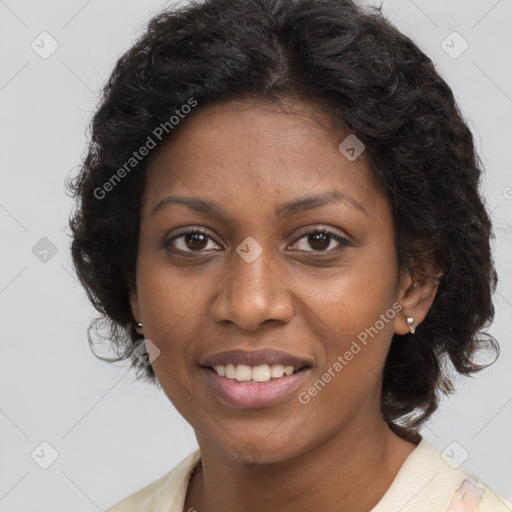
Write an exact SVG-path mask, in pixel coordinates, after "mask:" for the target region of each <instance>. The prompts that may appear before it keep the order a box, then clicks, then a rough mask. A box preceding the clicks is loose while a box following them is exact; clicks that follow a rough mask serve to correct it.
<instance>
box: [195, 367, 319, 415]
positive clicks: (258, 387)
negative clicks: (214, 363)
mask: <svg viewBox="0 0 512 512" xmlns="http://www.w3.org/2000/svg"><path fill="white" fill-rule="evenodd" d="M202 370H203V373H204V376H205V378H206V382H207V383H208V385H209V386H210V387H211V389H213V391H214V392H215V393H216V394H217V395H218V396H219V397H220V398H221V399H222V400H223V401H224V402H226V403H227V404H229V405H231V406H235V407H242V408H246V409H248V408H249V409H250V408H257V407H265V406H269V405H274V404H276V403H278V402H280V401H281V400H284V399H285V398H286V397H287V396H289V395H290V394H292V393H293V392H294V391H296V390H297V389H298V388H299V386H300V385H301V384H302V383H303V381H304V380H305V379H306V377H307V376H308V374H309V372H310V370H311V368H305V369H303V370H300V371H299V372H297V373H292V374H291V375H283V376H282V377H279V378H277V379H270V380H269V381H267V382H261V383H258V384H248V383H246V382H238V381H236V380H231V379H227V378H226V377H221V376H220V375H219V374H217V373H215V371H213V369H212V368H204V367H203V368H202Z"/></svg>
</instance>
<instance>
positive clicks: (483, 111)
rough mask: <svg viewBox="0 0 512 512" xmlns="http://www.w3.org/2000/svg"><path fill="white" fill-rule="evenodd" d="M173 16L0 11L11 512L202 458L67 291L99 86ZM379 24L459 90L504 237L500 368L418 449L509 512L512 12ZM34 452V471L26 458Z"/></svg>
mask: <svg viewBox="0 0 512 512" xmlns="http://www.w3.org/2000/svg"><path fill="white" fill-rule="evenodd" d="M372 3H376V2H372ZM164 5H166V2H163V1H158V0H151V1H149V0H145V1H142V0H137V1H130V2H127V1H126V0H124V1H121V0H103V1H99V0H89V1H84V0H67V1H63V0H61V1H49V0H48V1H35V0H30V1H29V0H26V1H22V0H0V47H1V48H2V55H1V66H0V108H1V120H2V122H1V124H0V130H1V133H0V141H1V142H0V143H1V148H0V149H1V150H0V172H1V188H0V226H1V230H2V250H1V256H0V257H1V266H0V314H1V317H0V318H1V321H0V347H1V354H0V433H1V435H0V461H1V463H0V511H3V512H15V511H24V512H26V511H34V512H36V511H48V510H52V511H53V512H60V511H70V510H82V511H94V510H104V509H105V508H107V507H108V506H110V505H112V504H113V503H114V502H117V501H118V500H119V499H121V498H124V497H125V496H127V495H128V494H130V493H132V492H134V491H136V490H138V489H139V488H141V487H142V486H144V485H146V484H147V483H149V482H151V481H153V480H155V479H157V478H159V477H160V476H162V475H163V474H165V473H167V472H168V471H169V470H170V469H171V468H172V467H173V466H174V465H176V464H177V463H178V462H179V461H180V460H181V459H182V458H183V457H185V456H186V455H187V454H188V453H190V452H191V451H192V450H193V449H195V448H196V446H197V444H196V440H195V437H194V433H193V430H192V429H191V427H190V426H189V425H188V424H187V423H186V422H185V421H184V420H183V419H182V418H181V417H180V415H179V414H178V413H177V412H176V410H175V409H174V408H173V407H172V405H171V404H170V403H169V401H168V399H167V398H166V397H165V395H164V394H163V393H161V394H160V393H159V392H158V391H157V390H156V389H155V388H153V387H150V386H149V385H147V384H138V383H136V382H134V380H135V379H134V375H133V374H132V373H130V372H128V371H127V369H126V368H123V367H114V366H110V365H107V364H106V363H102V362H101V361H99V360H97V359H96V358H94V356H93V355H92V354H91V352H90V351H89V347H88V344H87V339H86V328H87V325H88V323H89V321H90V320H91V319H92V318H93V316H94V312H93V310H92V307H91V306H90V305H89V304H88V302H87V301H86V298H85V294H84V292H83V290H82V289H81V287H80V286H79V284H78V283H77V281H76V279H75V278H74V276H73V271H72V269H71V263H70V254H69V242H70V239H69V237H68V235H67V234H66V232H67V228H66V222H67V216H68V214H69V212H70V210H71V206H72V205H71V200H70V199H69V198H68V197H67V196H66V195H65V193H64V188H63V183H64V180H65V178H66V177H67V176H68V175H69V173H70V172H71V171H72V170H73V169H74V168H76V166H77V165H78V164H79V162H80V159H81V158H82V156H83V155H84V152H85V141H86V127H87V123H88V121H89V119H90V116H91V114H92V112H93V110H94V107H95V104H96V100H97V94H98V91H99V89H100V86H101V85H102V84H103V83H104V81H105V80H106V79H107V77H108V75H109V73H110V71H111V69H112V67H113V65H114V63H115V62H116V60H117V58H119V56H120V55H121V54H122V53H123V52H124V51H125V50H126V49H127V48H128V47H129V46H130V44H131V43H132V42H133V39H134V37H135V36H136V35H137V34H138V33H139V32H140V31H141V30H142V28H143V27H144V24H145V23H146V21H147V20H148V19H149V17H150V16H151V15H152V14H154V13H156V12H157V11H158V10H159V9H160V8H162V7H163V6H164ZM383 8H384V11H385V12H386V13H387V14H388V16H389V17H390V18H391V19H392V20H393V21H394V22H395V23H396V24H397V25H398V27H399V28H400V29H401V30H402V31H403V32H405V33H407V34H408V35H410V36H411V37H413V39H414V40H415V41H416V42H417V43H418V44H419V45H420V47H421V48H422V49H423V50H424V51H425V52H426V53H427V54H428V55H429V56H430V57H431V58H432V59H433V61H434V62H435V63H436V65H437V67H438V69H439V71H440V72H441V74H442V75H443V76H444V77H445V78H446V79H447V81H448V83H449V84H450V85H451V87H452V88H453V90H454V93H455V95H456V97H457V100H458V102H459V104H460V107H461V110H462V112H463V114H464V116H465V117H466V118H467V120H468V122H469V124H470V126H471V128H472V130H473V132H474V134H475V137H476V141H477V144H478V148H479V151H480V154H481V157H482V159H483V162H484V165H485V167H486V171H487V173H486V177H485V183H484V186H485V195H486V198H487V201H488V205H489V209H490V210H491V211H492V217H493V221H494V225H495V230H496V237H497V239H496V242H495V247H494V254H495V259H496V263H497V267H498V272H499V275H500V284H499V288H498V292H497V294H496V296H495V304H496V320H495V322H494V324H493V326H492V329H491V332H492V333H493V334H494V335H495V336H496V337H497V339H498V340H499V342H500V344H501V349H502V352H501V356H500V358H499V360H498V362H497V363H496V364H495V365H493V366H492V367H490V368H489V369H487V370H485V371H484V372H482V373H480V374H477V376H476V377H475V378H471V379H459V381H458V383H457V393H456V395H455V396H453V397H451V398H449V399H445V400H444V401H443V403H442V406H441V407H440V409H439V411H438V412H437V413H436V415H435V417H434V418H433V419H432V421H430V422H429V424H428V425H427V426H426V427H425V428H424V429H423V431H422V434H423V435H424V437H425V438H426V439H427V440H429V441H430V442H432V443H433V444H434V445H436V446H437V447H438V448H439V449H440V450H445V449H446V448H447V447H448V450H447V451H448V453H450V454H451V455H452V456H453V457H452V458H454V460H459V461H461V460H463V459H464V457H467V459H465V460H464V466H465V467H466V468H467V469H468V470H469V471H471V472H473V473H474V474H475V475H476V476H477V477H478V478H480V479H481V480H483V481H484V482H485V483H486V484H487V485H489V486H491V487H492V488H494V489H495V490H496V491H498V492H500V493H501V494H503V495H505V496H506V497H507V498H508V499H512V436H511V431H512V429H511V425H512V372H511V371H510V369H511V368H512V340H511V337H510V326H511V324H510V317H511V315H512V226H511V221H512V188H510V187H512V174H511V171H510V163H509V150H510V145H511V143H510V139H511V135H512V126H511V125H512V122H511V120H512V116H511V113H512V85H511V84H512V82H511V77H512V72H511V68H510V58H511V55H512V39H511V37H512V36H511V33H510V20H511V19H512V1H511V0H500V1H497V0H478V1H476V0H473V1H468V0H458V1H455V0H451V1H432V0H421V1H420V0H414V1H412V0H393V1H390V0H388V1H384V3H383ZM43 31H46V32H48V33H49V34H51V37H52V38H53V39H54V40H55V41H56V42H57V43H58V48H57V50H56V51H55V52H54V53H53V54H52V55H50V56H48V57H47V58H42V57H41V56H40V54H39V53H36V51H35V50H34V49H33V48H32V47H31V43H32V42H33V41H35V43H34V45H36V44H37V45H39V48H38V51H39V52H42V51H43V50H44V51H48V50H49V49H51V40H50V39H48V36H40V34H41V33H42V32H43ZM453 31H457V32H459V33H460V34H461V36H462V37H463V38H464V40H466V41H467V42H468V43H469V47H468V49H467V50H466V51H465V52H464V53H462V54H461V55H460V56H458V57H457V58H453V56H454V55H455V54H456V53H459V52H460V51H461V50H462V49H463V46H462V45H463V41H462V40H460V39H457V36H453V35H450V34H452V32H453ZM41 37H46V39H44V41H43V42H41ZM447 37H448V39H446V38H447ZM454 37H455V39H454ZM444 40H446V41H447V42H446V43H445V48H446V45H449V46H451V47H452V48H446V49H447V50H448V51H449V52H451V53H452V56H450V55H449V54H448V53H447V52H446V51H445V49H443V47H442V42H443V41H444ZM43 46H44V48H42V47H43ZM44 237H46V238H47V239H48V240H47V239H44ZM41 239H43V240H42V241H41ZM44 251H48V252H47V253H45V252H44ZM55 251H56V253H55V254H53V253H54V252H55ZM42 442H47V443H49V444H50V445H51V446H52V447H53V449H55V450H56V452H57V453H58V458H57V460H56V461H55V462H54V463H53V464H52V465H51V466H50V467H49V468H48V469H42V468H41V467H40V465H39V464H43V463H44V462H45V461H46V462H49V461H50V459H49V457H50V456H51V449H49V448H48V447H45V445H43V447H42V448H41V446H40V444H41V443H42ZM454 442H455V443H456V444H452V443H454ZM41 449H42V450H43V451H41ZM34 450H36V454H39V456H37V455H34V458H32V456H31V454H32V453H33V452H34ZM43 453H44V455H43ZM34 459H35V460H34ZM36 460H37V462H38V463H36Z"/></svg>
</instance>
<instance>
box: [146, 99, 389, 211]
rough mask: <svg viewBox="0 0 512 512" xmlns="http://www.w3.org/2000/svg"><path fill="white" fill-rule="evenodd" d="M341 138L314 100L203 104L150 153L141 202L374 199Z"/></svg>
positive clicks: (375, 192)
mask: <svg viewBox="0 0 512 512" xmlns="http://www.w3.org/2000/svg"><path fill="white" fill-rule="evenodd" d="M348 135H349V132H346V131H345V132H344V131H342V130H340V129H339V128H338V129H336V128H334V127H333V125H332V123H331V121H330V119H329V118H328V116H327V115H325V114H323V113H322V112H321V111H320V110H318V109H315V107H314V106H313V105H305V104H303V103H300V102H296V101H295V102H294V101H288V102H284V103H283V104H282V106H277V105H271V104H263V103H258V102H256V101H233V102H227V103H221V104H214V105H210V106H207V107H205V108H203V109H201V110H199V111H198V112H195V113H193V114H192V115H191V116H190V117H189V118H188V119H186V124H185V125H184V126H183V127H182V129H181V130H180V131H178V132H177V134H176V135H175V136H174V137H173V138H171V139H168V140H167V141H164V143H163V144H162V146H161V147H159V148H158V149H157V150H156V152H155V154H154V155H153V158H152V161H151V164H150V167H149V169H148V178H147V184H146V191H145V198H144V207H145V209H146V210H148V209H153V208H154V206H155V205H156V204H157V203H158V201H160V200H161V199H162V197H163V195H164V194H170V193H173V194H179V195H186V196H197V197H209V198H212V199H213V198H215V201H216V202H220V203H222V204H225V205H226V207H229V206H232V207H235V206H240V207H244V205H245V206H247V207H248V206H249V205H251V207H252V208H264V209H268V208H271V209H272V210H275V208H274V205H275V204H276V203H284V202H286V201H287V200H290V199H292V198H297V197H303V196H307V195H316V194H323V193H326V192H329V191H332V190H336V191H338V193H339V194H342V195H345V196H346V197H351V198H352V199H353V200H354V201H355V202H367V201H378V200H379V198H378V197H377V196H382V194H381V191H380V190H379V188H378V187H377V186H376V184H375V180H374V179H373V175H372V173H371V170H370V169H369V167H368V165H367V163H366V162H367V160H366V158H365V155H364V153H363V154H362V155H361V156H360V157H359V158H357V159H356V160H354V161H351V160H349V159H348V158H347V157H346V156H345V155H344V154H343V153H342V152H341V151H340V149H339V148H338V146H339V144H340V143H341V142H342V141H343V140H344V139H345V138H346V137H347V136H348ZM381 199H382V197H381V198H380V200H381ZM375 205H377V204H375ZM269 213H270V211H269Z"/></svg>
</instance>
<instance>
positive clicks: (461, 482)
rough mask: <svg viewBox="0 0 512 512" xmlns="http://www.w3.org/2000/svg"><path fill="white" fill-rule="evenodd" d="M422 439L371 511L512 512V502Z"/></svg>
mask: <svg viewBox="0 0 512 512" xmlns="http://www.w3.org/2000/svg"><path fill="white" fill-rule="evenodd" d="M455 459H456V457H455V454H454V453H453V452H447V453H441V452H440V451H439V450H438V449H437V448H436V447H435V446H434V445H432V444H430V443H429V442H428V441H426V440H425V439H422V441H421V442H420V444H419V445H418V446H417V447H416V449H415V450H414V451H413V452H412V453H411V454H410V455H409V457H407V459H406V460H405V462H404V463H403V464H402V467H401V468H400V470H399V472H398V473H397V475H396V477H395V479H394V480H393V483H392V484H391V486H390V487H389V489H388V491H387V492H386V494H385V495H384V496H383V497H382V499H381V500H380V501H379V503H378V504H377V505H376V506H375V507H374V508H373V509H372V511H371V512H396V510H401V512H413V511H414V512H466V511H467V512H469V511H473V512H512V503H511V502H510V501H508V500H507V499H506V498H504V497H503V496H500V495H499V494H498V493H496V492H495V491H494V490H493V489H491V488H489V487H488V486H487V485H485V484H484V483H483V482H482V481H480V480H479V479H478V478H477V477H476V476H475V475H473V474H471V473H469V472H468V471H466V469H464V468H463V467H462V466H461V465H460V464H458V463H457V462H456V460H455Z"/></svg>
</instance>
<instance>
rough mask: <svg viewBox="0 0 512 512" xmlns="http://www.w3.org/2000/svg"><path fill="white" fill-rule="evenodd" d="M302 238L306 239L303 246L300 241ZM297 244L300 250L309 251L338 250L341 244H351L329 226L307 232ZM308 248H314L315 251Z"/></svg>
mask: <svg viewBox="0 0 512 512" xmlns="http://www.w3.org/2000/svg"><path fill="white" fill-rule="evenodd" d="M301 240H305V242H304V243H303V244H302V246H301V244H300V243H299V242H300V241H301ZM297 244H298V245H299V247H298V248H299V249H300V250H303V251H307V252H336V250H337V249H336V246H338V249H339V246H347V245H350V244H349V241H348V240H346V239H345V238H343V237H342V236H340V235H337V234H335V233H334V232H333V231H331V230H330V229H327V228H321V229H316V230H315V231H312V232H309V233H306V234H305V235H303V236H302V237H301V238H300V239H299V241H298V242H297ZM308 248H311V249H313V251H311V250H310V249H308Z"/></svg>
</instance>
